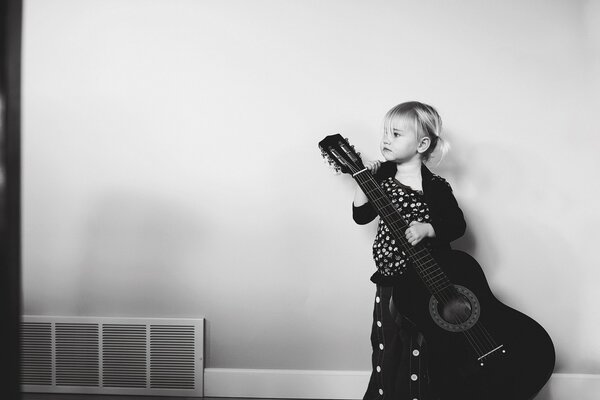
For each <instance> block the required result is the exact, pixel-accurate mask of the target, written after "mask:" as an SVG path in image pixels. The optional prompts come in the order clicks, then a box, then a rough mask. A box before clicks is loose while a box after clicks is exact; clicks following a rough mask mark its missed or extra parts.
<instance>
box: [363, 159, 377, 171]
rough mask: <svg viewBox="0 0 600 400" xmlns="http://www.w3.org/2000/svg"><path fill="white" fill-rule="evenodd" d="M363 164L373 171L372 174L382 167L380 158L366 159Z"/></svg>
mask: <svg viewBox="0 0 600 400" xmlns="http://www.w3.org/2000/svg"><path fill="white" fill-rule="evenodd" d="M363 164H364V166H365V168H367V169H368V170H369V171H371V173H372V174H376V173H377V171H379V167H381V161H379V160H375V161H365V162H364V163H363Z"/></svg>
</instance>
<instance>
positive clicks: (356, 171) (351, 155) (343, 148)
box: [321, 141, 496, 353]
mask: <svg viewBox="0 0 600 400" xmlns="http://www.w3.org/2000/svg"><path fill="white" fill-rule="evenodd" d="M338 144H339V145H340V146H341V147H342V150H343V151H344V152H346V153H347V154H348V155H349V157H350V158H351V159H352V162H356V161H359V159H358V157H356V156H353V152H352V151H351V150H350V149H349V148H347V147H346V146H345V144H344V143H343V142H342V141H339V142H338ZM321 150H323V149H322V148H321ZM329 150H330V152H331V153H332V154H334V155H335V158H336V159H338V160H339V161H340V162H341V163H342V164H344V165H346V166H347V167H348V168H349V169H350V170H351V172H352V173H353V176H354V177H356V176H357V175H358V174H359V173H360V172H364V171H366V169H365V168H362V169H361V170H358V169H357V168H356V167H355V166H354V165H352V164H350V163H347V162H346V159H345V158H343V157H341V156H339V155H338V153H337V152H336V151H335V149H333V148H331V147H330V148H329ZM369 177H370V178H372V176H371V175H370V174H369ZM357 180H358V179H357ZM363 183H364V184H365V185H366V184H368V183H369V182H368V181H363ZM375 186H376V188H377V189H379V191H381V188H380V187H379V185H375ZM380 194H382V195H383V197H385V193H380ZM384 205H385V204H384ZM384 205H383V206H384ZM394 225H395V224H394V222H393V221H392V224H391V226H392V227H395V228H396V229H398V228H404V229H406V224H402V226H401V227H396V226H394ZM395 236H396V235H395ZM397 238H398V237H397ZM400 239H404V237H403V236H402V235H400ZM401 242H403V241H402V240H401ZM405 246H406V243H405ZM406 247H407V249H411V247H410V246H406ZM420 251H421V250H418V251H417V252H416V254H418V252H420ZM409 253H412V251H409ZM425 255H427V252H426V254H425ZM413 257H414V254H413ZM419 260H420V258H419ZM419 260H418V261H419ZM418 261H417V262H416V264H417V266H418ZM433 261H434V265H433V266H435V260H433ZM430 267H432V266H427V265H426V268H425V269H429V268H430ZM421 268H422V267H421ZM421 272H422V271H421ZM440 272H441V275H442V279H441V283H440V285H442V284H444V285H445V287H442V288H441V289H440V288H437V287H436V284H437V283H434V285H433V291H434V292H433V293H432V294H434V295H435V292H437V294H438V296H440V298H441V300H443V301H447V300H448V299H447V298H446V296H445V295H444V294H443V291H444V290H445V289H446V286H447V288H453V286H452V285H451V284H450V282H449V281H448V279H447V278H444V275H445V274H444V273H443V271H440ZM420 278H421V280H423V282H424V284H425V285H426V286H427V285H430V286H431V282H426V280H425V279H427V278H428V276H427V274H426V275H425V276H424V277H421V276H420ZM446 282H447V283H448V284H446ZM452 291H453V292H454V291H455V290H452ZM454 322H455V323H458V320H456V319H455V321H454ZM475 327H476V328H479V330H480V331H481V329H482V328H483V329H484V330H485V332H480V333H483V336H484V338H485V339H488V340H487V341H488V343H490V340H491V343H495V341H494V340H493V338H492V337H491V335H490V334H489V332H487V329H485V327H483V325H482V326H481V327H480V326H479V321H477V322H476V324H475ZM472 328H473V327H471V329H472ZM463 333H464V334H465V337H466V338H467V339H468V341H469V343H470V345H471V347H473V348H474V350H475V351H476V353H478V351H477V349H476V347H479V346H477V345H476V344H475V345H474V344H473V343H471V340H469V338H470V334H468V333H467V331H463ZM474 333H477V332H474ZM473 339H477V338H476V337H473ZM495 347H496V346H495V345H494V347H493V348H495Z"/></svg>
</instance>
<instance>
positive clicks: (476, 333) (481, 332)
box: [361, 177, 497, 355]
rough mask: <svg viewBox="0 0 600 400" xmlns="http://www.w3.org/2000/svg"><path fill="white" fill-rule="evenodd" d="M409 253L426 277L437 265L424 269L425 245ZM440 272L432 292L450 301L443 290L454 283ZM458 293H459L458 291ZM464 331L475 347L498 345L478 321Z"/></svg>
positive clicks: (377, 186)
mask: <svg viewBox="0 0 600 400" xmlns="http://www.w3.org/2000/svg"><path fill="white" fill-rule="evenodd" d="M361 178H362V177H361ZM369 183H371V184H372V182H369V181H368V180H366V181H365V180H363V184H365V185H366V186H368V184H369ZM375 188H376V189H375V190H376V191H378V192H379V191H380V187H379V185H376V186H375ZM371 191H373V190H371ZM380 195H384V194H383V193H380ZM376 200H377V199H376ZM376 202H377V201H376ZM380 203H381V202H380ZM378 205H380V207H384V206H385V205H389V204H378ZM394 211H396V210H395V209H394ZM394 214H396V212H394ZM391 224H392V227H395V228H397V229H398V228H400V229H405V228H406V227H407V225H406V224H405V223H404V224H402V226H401V227H397V226H395V225H396V224H395V223H394V221H392V222H391ZM407 247H408V246H407ZM408 248H410V247H408ZM423 252H424V254H423ZM409 253H413V254H411V256H412V258H413V261H414V262H415V263H416V264H417V266H419V267H420V268H421V273H422V275H424V276H425V278H427V277H428V275H429V274H428V273H424V274H423V271H426V270H427V269H430V268H431V267H433V266H435V260H433V261H434V265H428V264H427V262H425V264H424V265H425V269H423V265H422V264H420V263H421V262H422V260H423V259H424V258H425V259H426V258H429V259H431V256H430V254H429V253H428V252H427V250H426V249H425V248H424V247H422V248H420V249H418V250H414V251H412V249H411V251H409ZM419 254H420V256H419V257H417V256H416V255H419ZM440 273H441V274H440V275H441V276H442V279H441V280H440V282H436V281H435V279H436V278H437V275H436V277H434V278H433V279H434V281H433V282H434V283H432V282H431V280H430V282H429V283H428V284H429V286H430V287H432V288H433V293H432V294H434V295H435V294H436V293H437V294H438V296H439V297H440V298H441V299H442V300H443V301H448V300H449V299H448V297H446V296H445V295H444V294H443V293H444V292H443V291H444V290H446V289H447V288H452V285H451V284H450V282H449V281H448V279H447V278H446V277H445V274H444V273H443V271H440ZM438 283H439V285H438ZM426 284H427V282H426ZM440 286H441V287H440ZM452 292H453V291H452ZM456 294H458V293H456ZM450 295H452V294H450ZM454 322H455V323H457V324H458V322H459V321H458V320H457V319H455V320H454ZM464 332H465V335H466V336H468V337H469V338H471V339H473V341H474V342H475V343H476V344H477V346H473V347H474V348H475V347H477V348H480V347H483V348H485V347H486V346H485V345H486V344H487V345H488V346H489V348H490V349H495V348H496V347H497V345H496V342H495V340H494V339H493V337H492V336H491V335H490V333H489V332H488V331H487V329H486V328H485V327H484V326H483V325H482V324H479V323H476V324H474V325H473V326H472V327H471V328H470V329H469V331H468V332H469V333H467V331H464ZM486 342H487V343H486ZM483 354H485V353H482V354H480V355H483Z"/></svg>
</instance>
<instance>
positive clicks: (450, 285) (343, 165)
mask: <svg viewBox="0 0 600 400" xmlns="http://www.w3.org/2000/svg"><path fill="white" fill-rule="evenodd" d="M319 148H320V149H321V152H322V154H323V156H324V157H325V158H326V159H328V160H329V163H330V164H331V165H332V166H333V167H334V168H336V169H337V170H338V171H341V172H343V173H347V174H351V175H352V177H353V178H354V179H355V180H356V182H357V183H358V185H359V186H360V188H361V189H362V190H363V192H364V193H365V194H366V196H367V198H368V199H369V201H370V202H371V204H372V205H373V206H374V207H375V209H376V210H377V212H378V214H379V216H380V218H382V219H383V220H384V222H385V223H386V224H387V226H388V228H389V229H390V231H391V232H392V234H393V235H394V237H395V239H396V241H397V242H398V243H401V246H402V250H404V252H405V253H406V254H407V255H408V257H409V259H410V265H411V268H408V269H407V271H406V273H405V276H404V279H401V280H400V281H401V283H399V284H398V285H397V286H395V287H394V289H393V296H392V302H391V306H390V308H395V309H396V310H397V312H398V313H400V314H402V315H403V316H404V317H405V318H407V319H408V320H410V321H411V322H413V323H414V324H415V325H416V327H417V328H418V329H419V330H420V331H421V332H422V333H423V335H424V336H425V340H426V342H427V347H428V351H429V361H428V363H429V375H430V378H431V381H432V383H433V385H434V388H435V389H436V390H437V391H438V392H439V394H440V395H441V398H442V399H443V400H447V399H451V400H454V399H456V400H458V399H461V400H465V399H472V400H475V399H476V400H492V399H494V400H496V399H498V400H500V399H501V400H530V399H532V398H533V397H535V395H536V394H537V393H538V392H539V391H540V390H541V389H542V387H543V386H544V385H545V384H546V382H547V381H548V379H549V378H550V376H551V374H552V371H553V369H554V363H555V353H554V345H553V344H552V340H551V338H550V336H549V335H548V333H547V332H546V331H545V330H544V328H543V327H542V326H540V325H539V324H538V323H537V322H536V321H534V320H533V319H531V318H530V317H528V316H527V315H525V314H523V313H521V312H519V311H517V310H515V309H513V308H511V307H508V306H507V305H505V304H503V303H502V302H500V301H499V300H498V299H496V298H495V297H494V295H493V293H492V291H491V290H490V287H489V285H488V283H487V280H486V278H485V275H484V273H483V270H482V268H481V266H480V265H479V264H478V263H477V261H475V260H474V259H473V258H472V257H471V256H469V255H468V254H467V253H465V252H462V251H458V250H449V251H444V252H435V253H433V252H431V251H429V249H428V248H427V247H426V246H425V245H424V243H423V242H421V243H419V244H417V245H416V246H412V245H411V244H410V243H408V242H407V240H406V239H405V236H404V232H405V231H406V229H407V228H408V224H407V222H406V221H404V220H403V219H402V217H401V215H400V213H399V212H398V210H397V208H396V207H395V206H394V205H393V204H392V202H391V201H390V199H389V198H388V197H387V195H386V194H385V192H384V191H383V189H382V188H381V186H380V185H379V184H378V183H377V181H376V180H375V179H374V178H373V175H372V173H371V172H370V171H369V170H368V169H367V168H365V166H364V165H363V163H362V161H361V159H360V155H359V154H358V153H357V152H356V151H355V150H354V148H353V147H352V146H351V145H350V144H349V143H348V141H347V140H346V139H344V138H343V137H342V136H340V135H331V136H327V137H326V138H325V139H323V140H322V141H321V142H319ZM392 311H394V310H392Z"/></svg>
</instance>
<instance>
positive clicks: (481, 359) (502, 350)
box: [477, 344, 506, 367]
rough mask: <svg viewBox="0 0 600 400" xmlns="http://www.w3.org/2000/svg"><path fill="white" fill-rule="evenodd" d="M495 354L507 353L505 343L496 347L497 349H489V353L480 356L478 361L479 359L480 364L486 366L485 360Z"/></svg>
mask: <svg viewBox="0 0 600 400" xmlns="http://www.w3.org/2000/svg"><path fill="white" fill-rule="evenodd" d="M493 354H506V349H505V348H504V345H503V344H501V345H500V346H498V347H496V348H495V349H492V350H490V351H488V352H487V353H485V354H484V355H482V356H481V357H479V358H478V359H477V361H479V365H480V366H482V367H483V366H485V360H486V359H489V357H490V356H492V355H493Z"/></svg>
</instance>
